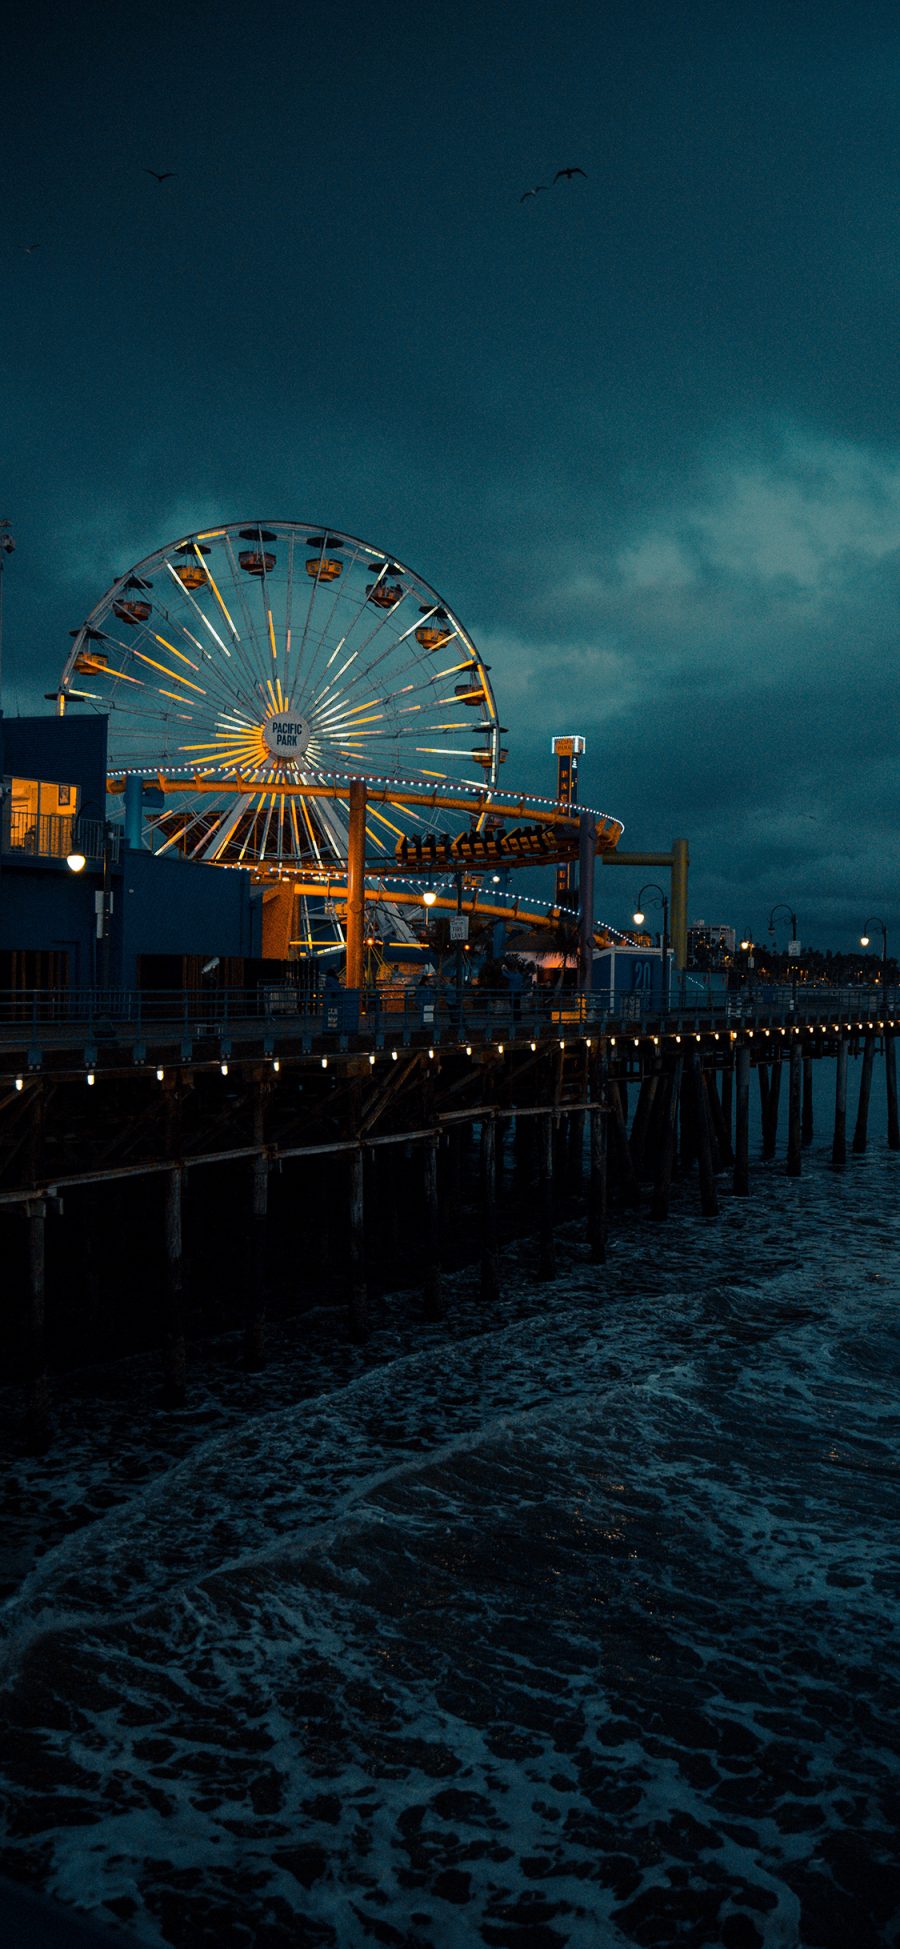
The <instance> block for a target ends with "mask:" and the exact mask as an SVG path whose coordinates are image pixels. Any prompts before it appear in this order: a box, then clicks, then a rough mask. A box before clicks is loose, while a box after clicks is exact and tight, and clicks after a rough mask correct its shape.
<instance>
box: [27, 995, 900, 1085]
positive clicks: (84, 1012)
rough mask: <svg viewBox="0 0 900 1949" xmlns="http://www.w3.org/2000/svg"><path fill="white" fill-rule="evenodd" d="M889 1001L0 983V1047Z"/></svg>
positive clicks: (523, 1025) (890, 999)
mask: <svg viewBox="0 0 900 1949" xmlns="http://www.w3.org/2000/svg"><path fill="white" fill-rule="evenodd" d="M898 1007H900V993H897V992H894V991H889V992H888V994H887V995H883V994H882V992H881V990H880V988H868V987H867V988H861V987H857V988H824V987H811V986H810V987H800V988H797V989H796V990H795V989H794V988H792V987H791V986H790V985H774V984H773V985H766V987H765V988H762V987H761V988H760V989H759V990H758V991H757V992H756V993H754V994H750V993H748V992H747V991H746V990H742V991H739V992H737V993H734V994H724V995H723V994H722V993H721V992H716V991H715V990H714V989H713V987H712V986H711V985H710V986H707V985H705V984H703V982H702V981H697V982H691V984H690V986H689V987H688V986H685V988H684V989H683V990H682V991H681V992H680V993H679V994H678V995H677V996H673V1000H672V1004H671V1005H670V1007H669V1008H667V1009H666V1010H665V1011H663V1010H662V1009H661V1008H660V1005H659V1002H658V1001H657V1002H656V1003H654V1002H653V1001H652V1000H651V999H648V998H646V997H644V996H641V995H629V996H626V997H624V998H618V999H617V1000H616V1002H615V1003H614V1004H612V1005H611V1004H610V1000H609V997H608V995H605V994H603V993H594V994H587V993H580V992H578V991H576V990H572V989H549V988H544V987H535V988H532V989H528V988H525V989H524V990H521V991H518V990H513V991H511V990H510V989H508V988H506V987H504V988H496V989H494V988H483V987H481V986H480V985H478V984H471V985H468V986H466V987H464V988H463V989H462V990H461V991H458V990H456V989H455V988H453V987H452V986H449V985H441V984H436V983H431V982H420V983H419V985H418V986H417V987H409V986H406V985H404V986H401V985H399V984H398V985H397V986H395V987H384V986H379V987H377V988H372V989H350V990H346V989H343V988H340V987H335V988H334V989H333V990H332V989H330V988H329V987H328V986H327V985H326V988H325V989H324V990H323V992H322V993H320V994H319V995H317V996H313V997H310V996H309V995H308V994H307V993H305V992H304V991H303V990H301V989H300V988H298V987H294V986H293V985H292V984H290V983H273V984H262V985H260V986H258V987H255V988H242V989H226V988H221V989H214V990H210V991H209V992H204V991H202V990H200V991H198V990H182V989H177V990H176V989H171V990H146V989H143V990H139V989H125V988H105V989H104V988H71V989H61V990H57V991H50V990H47V989H31V990H21V989H17V990H0V1059H3V1058H4V1057H5V1058H6V1060H7V1062H9V1061H10V1060H11V1059H18V1057H19V1056H20V1055H21V1054H22V1052H23V1051H24V1052H27V1054H26V1059H27V1062H28V1064H29V1065H30V1066H32V1067H36V1066H40V1064H41V1063H42V1061H43V1058H44V1055H45V1054H47V1055H49V1054H50V1053H51V1052H53V1051H57V1052H60V1053H62V1054H65V1052H66V1050H67V1049H71V1050H72V1051H73V1052H74V1051H76V1050H78V1049H79V1047H80V1046H81V1047H84V1048H86V1049H88V1050H90V1049H91V1048H93V1049H95V1050H96V1049H98V1048H100V1047H101V1046H102V1047H108V1048H109V1049H110V1053H112V1050H113V1049H114V1048H115V1049H117V1050H122V1049H124V1051H125V1052H126V1060H133V1061H135V1062H141V1061H144V1060H147V1059H148V1051H149V1050H150V1049H151V1048H153V1049H158V1048H159V1047H161V1046H163V1045H165V1046H171V1045H175V1046H176V1048H177V1050H178V1053H179V1054H180V1056H181V1059H182V1060H196V1061H202V1060H204V1058H207V1059H212V1058H213V1057H214V1056H221V1055H223V1054H228V1053H230V1051H231V1049H232V1047H234V1048H235V1050H236V1049H237V1047H238V1046H239V1045H243V1046H244V1047H245V1050H246V1052H247V1053H251V1052H252V1048H253V1045H254V1044H256V1045H260V1044H261V1046H262V1048H263V1050H264V1051H265V1053H267V1054H273V1053H274V1052H275V1051H276V1049H277V1048H278V1047H283V1048H287V1047H288V1046H291V1047H293V1048H295V1049H297V1050H299V1052H300V1053H303V1052H305V1051H309V1050H311V1049H312V1048H313V1047H314V1046H318V1045H319V1043H320V1042H321V1043H322V1044H323V1045H333V1046H340V1047H342V1048H345V1049H346V1048H352V1047H355V1046H358V1047H362V1048H366V1047H372V1046H373V1045H374V1046H376V1047H379V1046H384V1044H385V1043H391V1042H398V1043H401V1044H404V1045H409V1044H411V1043H416V1042H423V1043H424V1042H433V1043H434V1044H439V1043H448V1044H449V1043H451V1042H469V1041H471V1042H473V1043H475V1042H479V1043H484V1042H493V1043H496V1042H499V1041H502V1040H504V1039H508V1040H509V1041H521V1040H527V1039H529V1038H533V1039H535V1040H538V1039H543V1038H545V1037H546V1036H548V1035H554V1034H555V1035H565V1034H566V1033H574V1034H578V1033H579V1032H580V1033H581V1034H585V1033H591V1031H595V1032H597V1033H604V1032H606V1033H609V1032H615V1030H616V1029H619V1028H621V1029H623V1030H624V1031H626V1032H627V1031H628V1030H629V1029H631V1030H637V1029H640V1030H641V1031H643V1032H646V1031H649V1030H651V1029H657V1028H658V1029H660V1030H666V1031H669V1032H677V1030H678V1028H679V1026H685V1025H691V1024H693V1025H695V1026H697V1025H701V1024H703V1023H704V1022H705V1023H706V1024H707V1025H709V1026H721V1027H723V1028H726V1029H727V1028H731V1027H738V1026H740V1025H744V1026H748V1025H752V1024H755V1023H759V1024H760V1026H764V1025H765V1024H773V1023H780V1022H786V1021H792V1020H793V1021H796V1022H803V1021H807V1020H820V1019H821V1018H822V1016H823V1013H825V1014H827V1013H834V1014H835V1015H836V1016H837V1015H841V1016H842V1017H843V1018H847V1017H848V1016H849V1017H852V1018H853V1020H854V1021H858V1023H859V1025H860V1026H861V1027H865V1026H866V1025H867V1024H869V1025H871V1024H873V1023H874V1025H875V1026H876V1027H877V1025H878V1022H879V1020H880V1019H881V1018H882V1017H884V1016H885V1015H887V1014H891V1013H894V1012H896V1011H897V1009H898Z"/></svg>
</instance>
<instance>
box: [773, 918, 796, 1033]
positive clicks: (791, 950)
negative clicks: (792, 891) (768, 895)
mask: <svg viewBox="0 0 900 1949" xmlns="http://www.w3.org/2000/svg"><path fill="white" fill-rule="evenodd" d="M776 914H787V916H788V919H789V920H790V923H791V938H790V940H789V941H788V960H789V961H790V963H791V1014H792V1015H796V1013H797V967H796V963H795V960H794V956H795V955H796V954H799V952H800V942H799V941H798V939H797V916H796V914H795V913H794V912H793V909H792V908H791V907H789V906H788V904H787V901H786V900H779V902H778V905H777V906H775V907H773V908H772V911H771V913H770V915H769V933H770V934H771V936H772V940H773V942H774V939H775V916H776Z"/></svg>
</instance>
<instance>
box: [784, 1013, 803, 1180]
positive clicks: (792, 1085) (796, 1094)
mask: <svg viewBox="0 0 900 1949" xmlns="http://www.w3.org/2000/svg"><path fill="white" fill-rule="evenodd" d="M802 1091H803V1076H802V1064H801V1058H800V1051H799V1049H798V1048H797V1045H796V1043H794V1044H793V1045H792V1047H791V1055H790V1068H789V1071H788V1147H787V1175H788V1177H789V1178H798V1177H799V1176H800V1169H801V1162H802V1132H803V1116H802Z"/></svg>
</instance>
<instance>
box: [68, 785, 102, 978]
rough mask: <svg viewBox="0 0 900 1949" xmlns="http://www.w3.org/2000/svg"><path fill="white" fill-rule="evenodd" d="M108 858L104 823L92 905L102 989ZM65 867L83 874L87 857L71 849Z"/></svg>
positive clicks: (97, 973)
mask: <svg viewBox="0 0 900 1949" xmlns="http://www.w3.org/2000/svg"><path fill="white" fill-rule="evenodd" d="M109 858H110V831H109V827H108V825H107V824H106V822H105V821H104V825H103V858H102V865H101V870H100V891H99V893H96V894H95V895H94V903H95V907H96V913H97V933H96V939H97V971H96V980H97V987H98V988H104V989H105V988H108V987H109V915H110V906H111V902H110V892H109ZM66 865H67V867H68V868H69V872H70V873H83V872H84V869H85V866H86V865H87V857H86V855H85V854H84V853H82V852H79V851H78V850H77V848H73V850H72V852H71V853H67V855H66Z"/></svg>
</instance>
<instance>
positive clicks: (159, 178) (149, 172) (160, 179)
mask: <svg viewBox="0 0 900 1949" xmlns="http://www.w3.org/2000/svg"><path fill="white" fill-rule="evenodd" d="M174 174H175V171H174V169H164V170H163V173H162V175H160V173H159V170H158V169H145V170H144V175H145V176H152V177H154V179H155V181H156V182H157V183H167V182H168V180H169V177H170V176H174Z"/></svg>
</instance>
